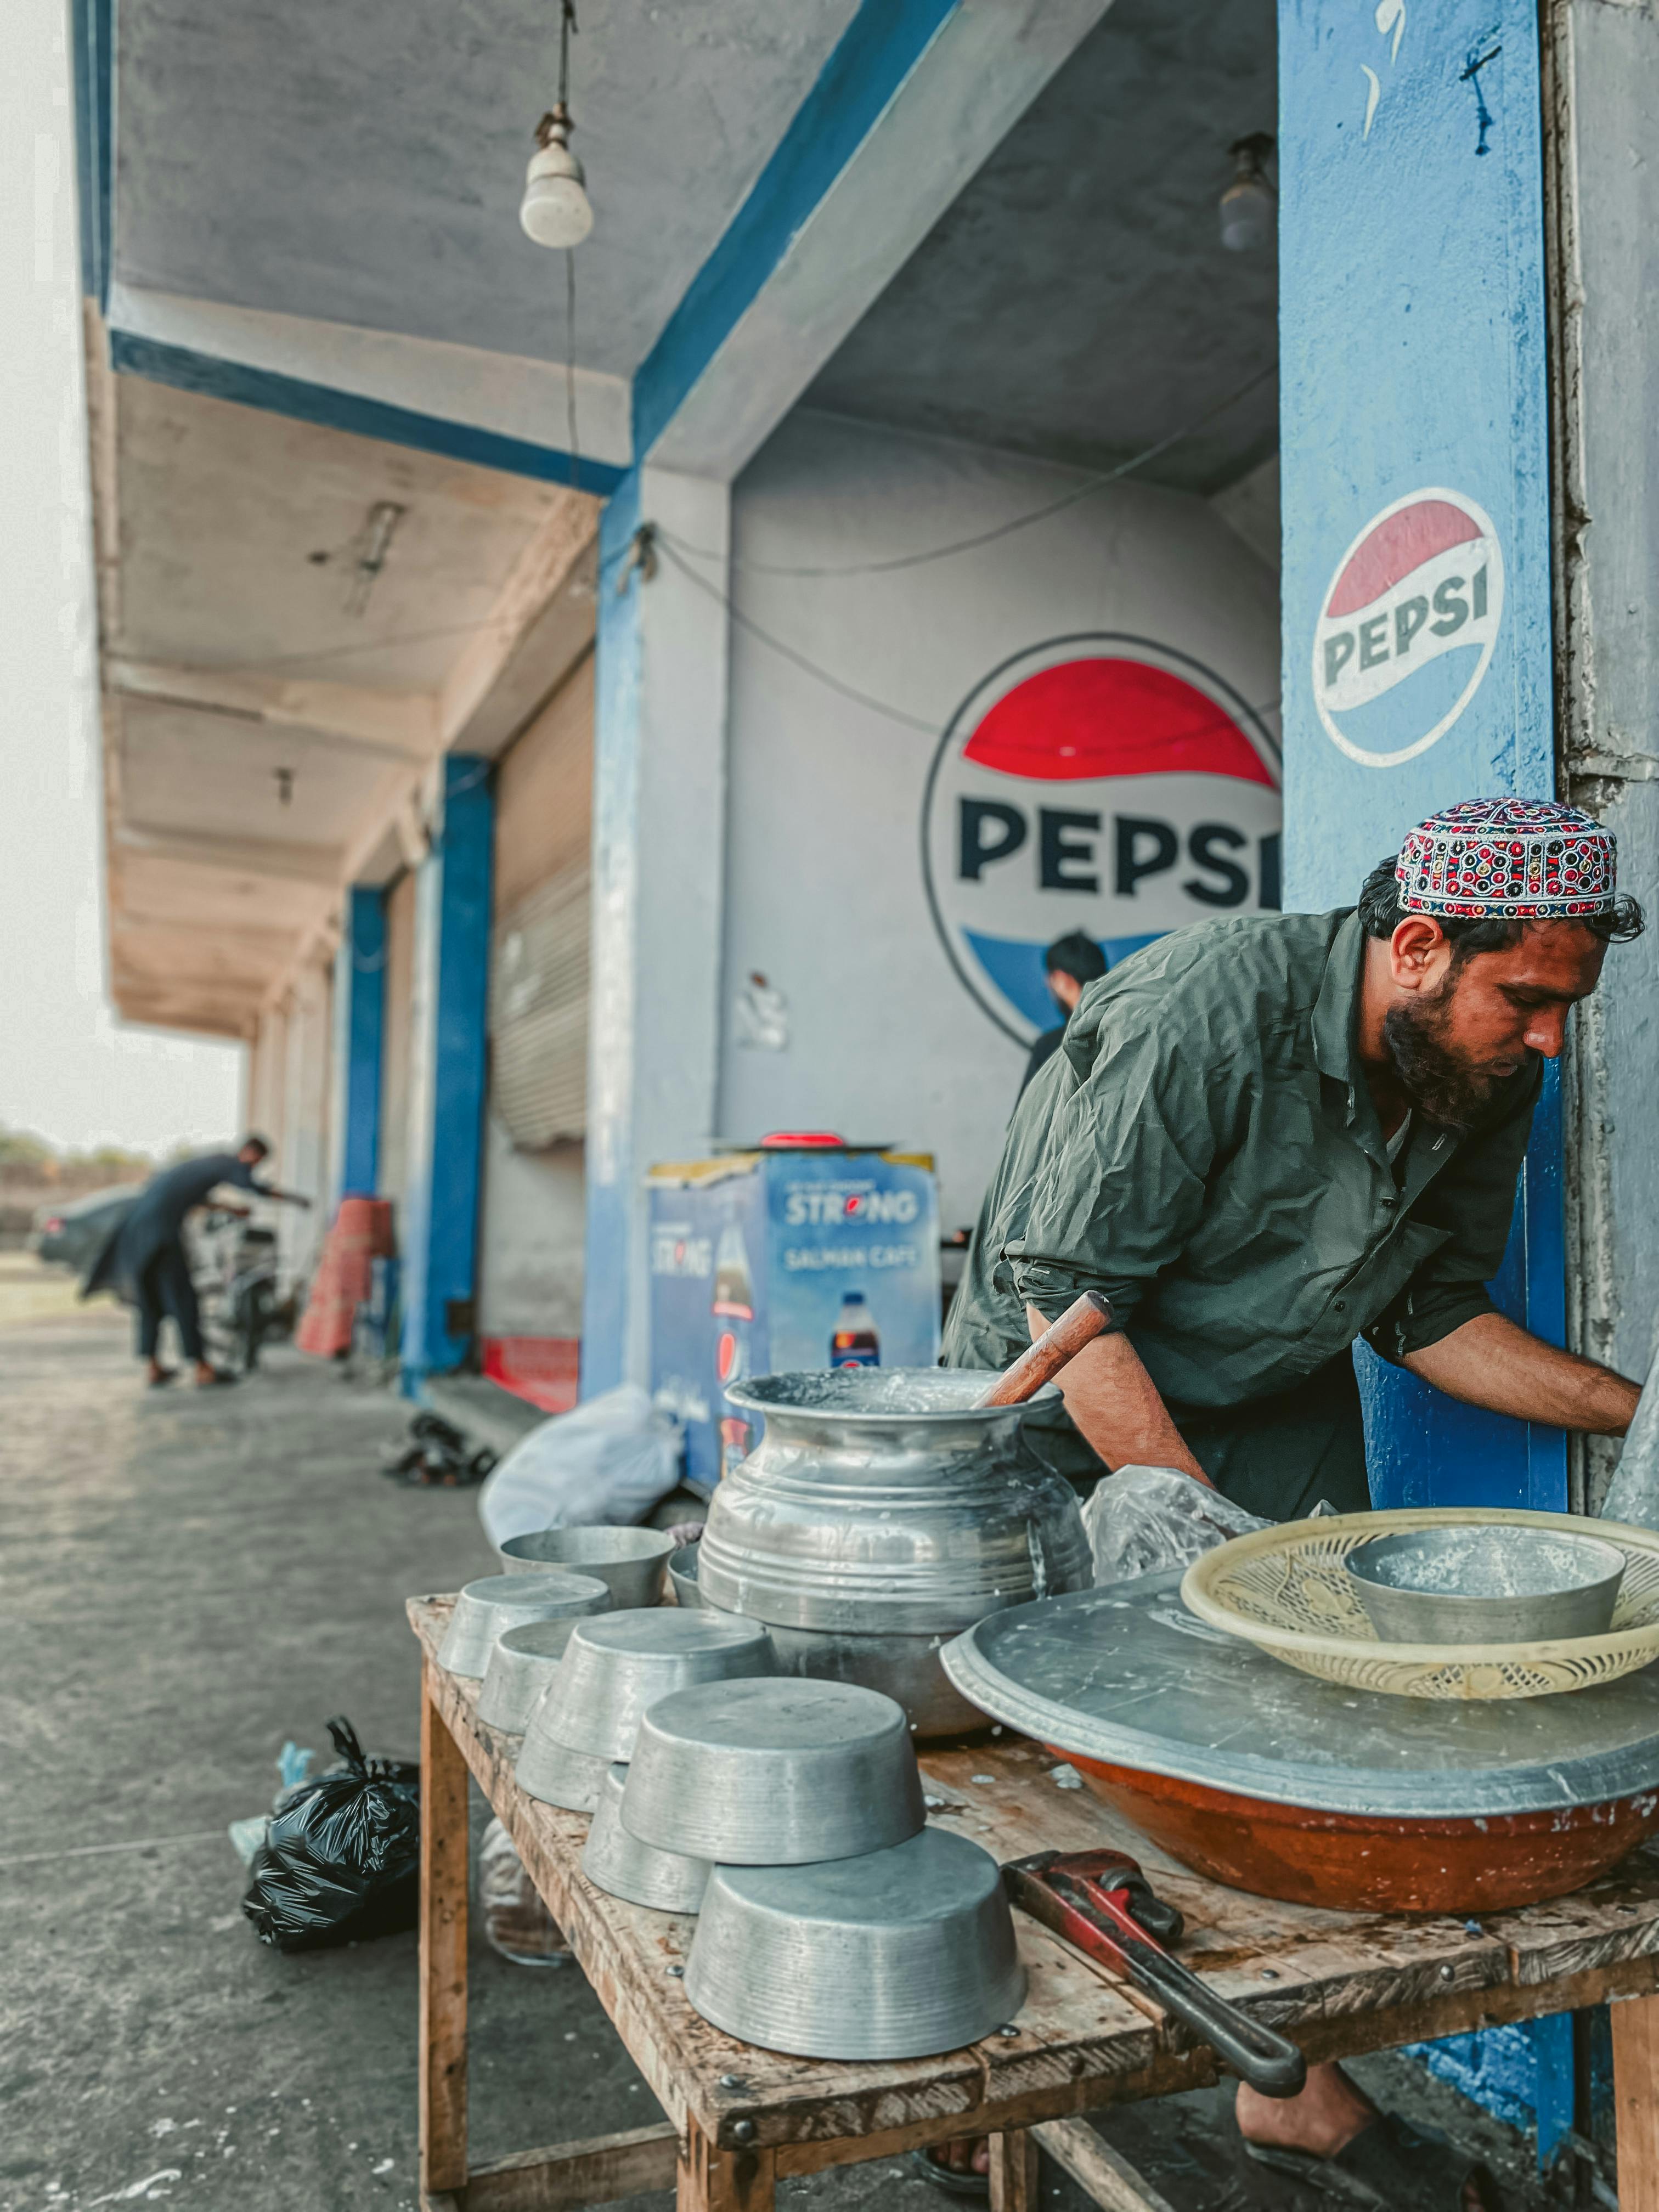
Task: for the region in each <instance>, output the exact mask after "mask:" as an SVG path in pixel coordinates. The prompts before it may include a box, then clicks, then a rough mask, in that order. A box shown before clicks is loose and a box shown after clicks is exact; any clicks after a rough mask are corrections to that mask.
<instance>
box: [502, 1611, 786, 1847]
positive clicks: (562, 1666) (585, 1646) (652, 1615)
mask: <svg viewBox="0 0 1659 2212" xmlns="http://www.w3.org/2000/svg"><path fill="white" fill-rule="evenodd" d="M776 1664H777V1661H776V1657H775V1654H774V1652H773V1650H772V1642H771V1638H769V1636H768V1635H767V1632H766V1631H765V1630H764V1629H763V1628H761V1627H759V1626H757V1624H756V1623H755V1622H754V1621H752V1620H726V1619H724V1618H723V1617H720V1616H717V1615H715V1614H713V1613H681V1612H680V1611H678V1608H676V1607H671V1606H663V1607H649V1608H647V1609H644V1610H641V1611H634V1612H627V1613H604V1614H601V1615H600V1616H599V1617H598V1618H597V1619H595V1620H581V1621H578V1623H577V1624H576V1626H575V1628H574V1631H573V1632H572V1634H571V1638H570V1641H569V1642H568V1644H566V1646H565V1649H564V1656H563V1657H562V1659H561V1660H560V1662H559V1664H558V1668H557V1671H556V1673H555V1674H554V1676H553V1679H552V1680H551V1681H550V1683H549V1684H548V1686H547V1687H546V1689H545V1690H544V1692H543V1694H542V1698H541V1701H540V1703H539V1704H538V1705H537V1707H536V1709H535V1711H534V1712H533V1713H532V1715H531V1716H530V1720H529V1724H528V1725H527V1727H526V1729H525V1738H524V1742H523V1744H522V1746H521V1747H520V1752H519V1760H518V1766H517V1769H516V1771H517V1774H518V1778H519V1782H520V1786H521V1787H522V1788H523V1789H524V1790H527V1791H528V1793H529V1794H530V1796H532V1797H538V1798H539V1799H540V1800H541V1801H542V1802H543V1803H544V1804H548V1805H560V1806H563V1807H564V1808H566V1809H567V1810H568V1811H569V1812H573V1813H592V1812H593V1811H595V1810H596V1809H597V1808H598V1806H599V1795H600V1791H601V1790H602V1789H603V1787H604V1784H605V1775H606V1773H607V1771H609V1769H610V1768H611V1765H613V1764H614V1763H615V1762H616V1761H617V1760H618V1759H622V1760H626V1759H629V1758H630V1757H631V1756H632V1754H633V1750H634V1739H635V1735H637V1734H638V1733H639V1726H640V1721H641V1717H642V1716H643V1715H644V1713H645V1711H646V1709H647V1706H650V1705H654V1704H655V1703H656V1702H657V1700H658V1699H659V1698H664V1697H666V1696H668V1695H669V1694H670V1692H672V1691H675V1690H680V1689H684V1688H686V1687H688V1686H690V1685H691V1684H692V1683H696V1682H713V1681H724V1680H732V1679H734V1678H736V1677H739V1676H745V1675H751V1674H771V1673H772V1672H773V1671H774V1669H775V1667H776Z"/></svg>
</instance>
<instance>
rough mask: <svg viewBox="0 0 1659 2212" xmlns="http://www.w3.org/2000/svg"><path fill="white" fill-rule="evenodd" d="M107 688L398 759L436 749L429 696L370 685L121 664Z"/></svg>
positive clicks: (109, 674) (112, 669) (110, 670)
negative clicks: (309, 732) (307, 733)
mask: <svg viewBox="0 0 1659 2212" xmlns="http://www.w3.org/2000/svg"><path fill="white" fill-rule="evenodd" d="M104 682H105V686H106V689H107V690H111V691H114V692H118V694H119V695H120V696H122V697H123V698H125V699H145V700H149V701H151V702H154V703H155V705H157V706H165V707H183V708H188V709H191V710H194V711H197V712H201V713H208V714H225V715H228V716H229V717H230V718H231V719H232V720H236V721H244V722H260V723H263V724H264V725H265V726H267V727H269V728H272V729H294V730H313V731H316V732H319V734H321V735H323V736H326V737H331V738H336V739H337V740H341V741H343V742H344V743H347V744H352V745H354V746H356V747H357V748H358V749H359V750H362V751H366V752H373V753H379V754H381V755H384V756H386V757H388V758H390V759H392V760H408V761H424V760H429V759H430V758H431V757H432V755H433V753H434V752H435V750H437V744H438V724H437V713H436V708H435V702H434V701H433V698H432V696H431V695H430V694H429V693H428V692H424V691H380V690H374V689H373V688H372V687H371V686H369V685H368V684H332V683H327V682H318V681H316V680H314V679H296V678H283V677H280V676H258V675H251V674H247V673H245V672H244V671H241V670H240V669H231V668H192V667H188V666H185V665H184V664H182V663H179V662H172V661H167V662H163V661H144V660H122V659H111V660H109V661H107V662H106V664H105V668H104Z"/></svg>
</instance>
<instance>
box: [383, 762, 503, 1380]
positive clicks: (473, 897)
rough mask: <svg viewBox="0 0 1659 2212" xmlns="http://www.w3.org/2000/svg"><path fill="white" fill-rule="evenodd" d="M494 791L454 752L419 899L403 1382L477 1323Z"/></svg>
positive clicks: (465, 1342) (464, 1350) (455, 1360)
mask: <svg viewBox="0 0 1659 2212" xmlns="http://www.w3.org/2000/svg"><path fill="white" fill-rule="evenodd" d="M494 842H495V799H494V794H493V793H492V791H491V788H490V783H489V762H488V761H483V760H474V759H471V758H468V757H462V756H459V755H454V756H452V757H450V758H449V759H447V761H446V762H445V763H444V764H443V790H442V795H441V811H440V816H439V822H438V826H437V828H436V829H435V833H434V839H433V845H432V849H431V851H430V852H429V853H428V855H427V857H426V859H425V860H423V861H422V864H421V869H420V874H419V878H418V880H417V882H416V896H415V1004H414V1009H413V1013H414V1018H413V1022H412V1024H411V1036H410V1123H409V1132H410V1137H409V1180H408V1188H407V1191H406V1194H405V1197H404V1238H403V1243H404V1254H403V1298H404V1325H403V1356H402V1365H403V1385H404V1394H405V1395H407V1396H409V1397H416V1396H418V1395H419V1393H420V1387H421V1383H422V1377H423V1376H427V1375H428V1374H443V1373H449V1372H452V1371H453V1370H455V1369H456V1368H458V1367H461V1366H464V1365H465V1364H466V1361H467V1359H468V1357H469V1355H470V1354H471V1349H472V1344H473V1340H474V1336H475V1334H476V1329H475V1326H474V1317H473V1301H474V1297H475V1295H476V1291H477V1243H478V1200H479V1190H480V1184H481V1180H482V1170H483V1110H484V1082H485V1066H486V1042H487V1036H488V1006H489V925H490V888H491V882H492V877H493V857H494Z"/></svg>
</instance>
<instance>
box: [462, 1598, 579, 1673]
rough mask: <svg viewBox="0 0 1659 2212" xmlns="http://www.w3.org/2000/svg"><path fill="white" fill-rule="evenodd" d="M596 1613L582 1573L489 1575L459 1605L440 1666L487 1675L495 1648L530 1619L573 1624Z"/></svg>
mask: <svg viewBox="0 0 1659 2212" xmlns="http://www.w3.org/2000/svg"><path fill="white" fill-rule="evenodd" d="M592 1610H593V1601H592V1578H591V1577H585V1576H578V1575H553V1574H540V1575H485V1576H484V1577H483V1578H482V1580H480V1581H478V1582H476V1583H467V1585H466V1587H465V1589H463V1590H462V1592H461V1594H460V1595H459V1597H458V1598H457V1599H456V1601H455V1610H454V1612H453V1613H451V1614H450V1616H449V1626H448V1627H447V1629H445V1631H444V1638H443V1642H442V1643H441V1644H440V1645H439V1646H438V1664H439V1665H440V1666H441V1667H444V1668H447V1669H448V1671H449V1672H450V1673H451V1674H471V1675H475V1676H476V1675H479V1674H483V1672H484V1670H485V1668H487V1667H488V1666H489V1651H490V1646H491V1645H492V1644H494V1643H495V1638H497V1637H498V1636H500V1635H501V1634H502V1633H503V1632H504V1631H505V1630H507V1629H509V1628H522V1627H523V1626H524V1625H525V1623H526V1621H530V1620H574V1619H576V1618H577V1617H579V1616H580V1614H582V1613H591V1612H592Z"/></svg>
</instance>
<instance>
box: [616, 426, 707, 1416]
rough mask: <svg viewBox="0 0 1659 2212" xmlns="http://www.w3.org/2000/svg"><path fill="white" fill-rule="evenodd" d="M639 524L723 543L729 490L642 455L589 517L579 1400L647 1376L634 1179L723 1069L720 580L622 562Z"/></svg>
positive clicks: (685, 1147)
mask: <svg viewBox="0 0 1659 2212" xmlns="http://www.w3.org/2000/svg"><path fill="white" fill-rule="evenodd" d="M641 520H652V521H654V522H659V523H660V524H662V525H663V526H664V527H665V529H666V530H668V531H671V532H673V533H674V534H675V535H676V536H677V537H678V538H682V539H684V540H685V541H688V542H689V543H690V544H695V545H699V546H703V547H707V548H709V549H711V550H716V551H717V552H718V553H719V554H720V555H722V556H723V554H724V550H725V548H726V537H727V532H728V531H729V529H730V526H731V501H730V495H729V493H728V491H727V489H726V486H725V485H724V484H722V483H713V482H711V481H709V480H708V479H707V478H703V477H683V476H680V475H678V474H677V473H676V472H675V471H671V470H665V469H651V468H647V469H645V470H642V471H639V472H638V473H637V474H635V475H634V476H631V477H629V478H628V479H627V480H626V482H625V483H623V484H621V485H619V486H618V487H617V491H616V493H615V494H614V495H613V496H612V498H611V501H610V503H609V505H608V506H607V507H606V509H605V516H604V519H603V520H602V523H601V526H600V532H599V558H600V565H601V568H602V571H603V573H604V574H605V575H606V576H607V577H609V576H611V575H615V576H616V577H617V583H614V584H612V583H607V584H606V586H605V589H604V590H603V591H602V592H600V594H599V638H598V645H597V659H598V665H597V669H596V675H597V679H598V681H597V685H596V695H595V704H594V717H593V950H592V980H591V982H590V985H589V1008H590V1012H589V1025H588V1047H587V1057H588V1110H587V1152H586V1175H587V1237H586V1285H585V1291H584V1298H583V1310H582V1358H581V1387H582V1395H583V1396H584V1397H585V1398H591V1397H592V1396H594V1395H597V1394H598V1393H599V1392H600V1391H604V1390H608V1389H612V1388H613V1387H614V1386H615V1385H616V1384H617V1383H620V1382H622V1381H623V1380H625V1379H626V1380H632V1381H635V1382H640V1383H643V1382H644V1381H645V1380H646V1379H647V1376H648V1374H649V1371H650V1301H649V1297H648V1285H649V1273H648V1271H647V1255H646V1233H645V1191H644V1183H643V1177H644V1176H645V1173H646V1170H647V1169H648V1168H649V1167H650V1166H651V1165H652V1164H653V1162H654V1161H657V1160H684V1159H695V1158H697V1157H699V1156H700V1155H701V1154H703V1153H706V1152H707V1151H708V1147H709V1145H710V1143H711V1141H712V1139H713V1138H714V1133H715V1118H714V1117H715V1100H716V1095H717V1092H718V1089H719V1077H720V949H721V932H722V926H723V918H724V896H725V891H724V886H725V838H726V652H727V638H728V629H729V623H728V618H727V616H726V610H725V608H724V606H723V605H721V603H720V599H718V598H711V597H710V596H709V592H708V590H707V589H706V588H704V587H703V586H704V585H706V584H707V583H708V581H709V580H712V581H713V582H714V584H715V585H716V586H719V587H721V588H723V587H724V584H725V580H726V577H725V571H724V569H723V568H719V567H717V566H715V567H711V566H710V564H709V562H707V561H704V562H701V563H700V575H701V578H702V581H701V582H699V581H698V580H693V579H691V578H690V577H688V575H687V574H686V573H685V572H684V569H683V568H679V567H678V566H677V565H676V564H674V563H673V562H667V561H664V562H660V563H659V566H658V567H657V568H656V570H655V573H654V574H651V575H647V574H645V573H644V572H643V571H642V570H641V568H638V567H637V566H636V567H634V568H625V567H624V565H623V556H624V555H625V554H626V552H627V550H628V544H629V538H630V537H631V536H632V535H633V533H634V532H635V530H636V529H637V528H638V526H639V525H640V523H641Z"/></svg>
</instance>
